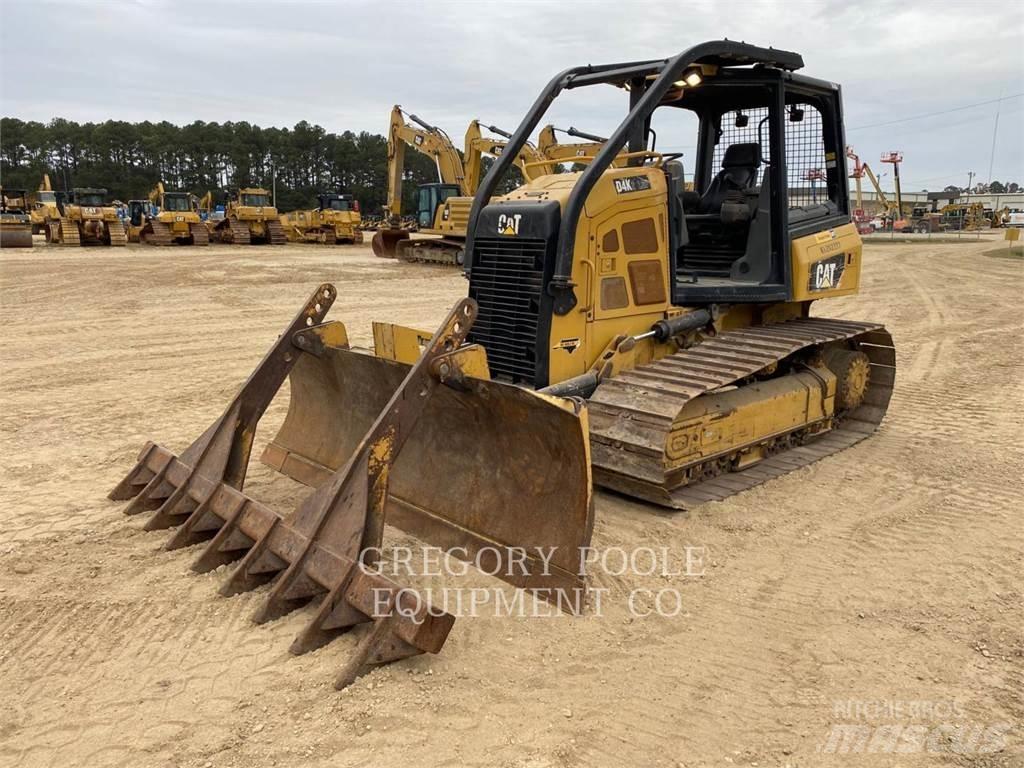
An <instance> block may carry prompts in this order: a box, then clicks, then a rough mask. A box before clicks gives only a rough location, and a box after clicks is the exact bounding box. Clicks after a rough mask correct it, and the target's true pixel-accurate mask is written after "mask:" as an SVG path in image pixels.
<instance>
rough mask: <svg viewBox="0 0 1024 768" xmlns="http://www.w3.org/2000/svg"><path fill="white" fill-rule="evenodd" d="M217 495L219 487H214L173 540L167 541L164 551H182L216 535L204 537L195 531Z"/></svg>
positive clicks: (172, 537) (175, 533) (179, 528)
mask: <svg viewBox="0 0 1024 768" xmlns="http://www.w3.org/2000/svg"><path fill="white" fill-rule="evenodd" d="M215 493H217V486H214V487H213V489H212V490H211V491H210V492H209V493H208V494H206V496H205V497H203V500H202V501H200V502H199V504H198V505H197V506H196V508H195V509H193V510H192V514H190V515H189V516H188V519H187V520H185V522H184V523H182V524H181V525H180V526H179V527H178V530H176V531H175V532H174V534H173V535H172V536H171V538H170V539H168V540H167V543H166V544H164V549H166V550H172V549H181V548H182V547H187V546H190V545H192V544H198V543H199V542H200V541H203V540H204V539H206V538H209V536H213V535H216V533H217V532H216V531H215V532H213V533H211V534H209V536H204V535H203V533H193V529H194V528H195V527H196V525H197V524H198V523H199V521H200V520H202V519H203V517H204V516H205V515H206V511H207V509H208V508H209V504H210V500H211V499H213V495H214V494H215ZM223 527H224V526H223V525H222V526H221V528H223ZM204 533H205V532H204Z"/></svg>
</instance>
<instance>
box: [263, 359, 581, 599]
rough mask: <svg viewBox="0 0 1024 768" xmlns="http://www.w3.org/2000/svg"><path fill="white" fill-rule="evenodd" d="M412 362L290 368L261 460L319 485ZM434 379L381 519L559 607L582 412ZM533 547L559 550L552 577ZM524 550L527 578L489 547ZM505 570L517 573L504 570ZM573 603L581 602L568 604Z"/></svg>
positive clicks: (570, 549) (569, 566)
mask: <svg viewBox="0 0 1024 768" xmlns="http://www.w3.org/2000/svg"><path fill="white" fill-rule="evenodd" d="M409 368H410V366H409V365H407V364H405V363H399V362H395V361H393V360H387V359H383V358H380V357H375V356H373V355H370V354H363V353H360V352H355V351H352V350H348V349H341V348H330V347H329V348H327V349H325V350H324V353H323V355H322V356H320V357H316V356H313V355H303V356H302V358H301V359H300V360H299V361H298V362H297V363H296V365H295V367H294V368H293V369H292V372H291V374H290V376H289V380H290V382H291V400H290V403H289V407H288V415H287V416H286V418H285V421H284V424H283V425H282V426H281V430H280V432H279V433H278V434H277V436H276V437H275V438H274V439H273V441H272V442H271V443H270V444H269V445H268V446H267V447H266V449H265V451H264V453H263V456H262V459H261V460H262V461H263V463H264V464H267V465H269V466H271V467H273V468H274V469H277V470H279V471H281V472H283V473H285V474H286V475H289V476H290V477H292V478H294V479H296V480H298V481H300V482H302V483H305V484H307V485H312V486H318V485H320V484H321V483H322V482H324V481H325V480H326V479H327V478H328V477H330V475H331V474H332V472H333V471H334V470H335V469H337V468H338V467H340V466H342V465H343V464H344V463H345V462H346V461H347V460H348V458H349V457H350V456H351V454H352V452H353V451H354V450H355V447H356V446H357V445H358V443H359V440H360V438H361V437H362V435H363V434H364V433H365V432H366V430H367V428H368V426H369V425H370V424H371V423H372V421H373V419H374V418H375V416H376V415H377V414H378V413H380V411H381V409H382V408H384V407H385V405H386V404H387V401H388V398H390V397H391V396H392V394H393V393H394V391H395V390H396V389H397V388H398V386H399V385H400V384H401V382H402V380H403V379H404V377H405V376H406V375H407V373H408V371H409ZM465 386H466V388H465V389H464V390H460V389H453V388H449V387H442V388H440V389H439V390H438V391H437V392H436V393H435V394H434V396H433V397H432V398H431V399H430V402H429V403H428V404H427V406H426V408H425V409H424V413H423V416H422V418H421V419H420V420H419V423H418V424H417V426H416V429H415V430H414V431H413V432H412V433H411V434H410V436H409V440H408V442H407V443H406V445H405V447H404V448H403V450H402V454H401V456H400V457H399V458H398V459H397V460H396V461H395V465H394V468H393V470H392V473H391V483H390V487H389V494H390V496H389V499H388V506H387V521H388V522H389V523H391V524H392V525H394V526H396V527H398V528H401V529H403V530H405V531H407V532H408V533H411V534H413V535H414V536H417V537H418V538H420V539H423V540H425V541H427V542H430V543H432V544H435V545H437V546H439V547H442V548H446V549H450V548H456V550H457V551H458V552H459V553H461V552H462V551H463V550H462V549H459V548H465V552H466V553H467V559H470V560H475V559H476V558H477V556H478V554H480V553H481V552H482V555H481V557H482V558H484V559H485V560H486V561H487V565H483V563H481V564H482V565H483V567H484V570H485V571H486V572H488V573H490V572H492V570H497V571H498V573H497V574H496V575H499V576H500V577H502V578H504V579H505V580H506V581H508V582H510V583H512V584H514V585H515V586H520V587H537V588H540V589H547V588H554V589H557V590H565V593H563V594H558V595H555V594H553V593H547V592H542V593H540V594H541V596H543V597H546V598H548V597H550V598H552V599H553V600H555V601H558V602H560V603H561V604H562V605H565V602H564V600H565V597H566V596H567V595H568V594H577V593H575V592H573V591H574V590H577V589H582V587H583V581H582V577H583V574H582V572H581V570H580V564H579V560H580V555H579V552H580V547H581V546H587V544H589V541H590V533H591V524H592V517H591V511H590V493H591V491H590V489H591V482H590V453H589V451H590V448H589V440H588V430H587V426H586V413H585V411H583V412H578V411H579V410H580V408H579V406H577V405H576V404H575V403H573V402H572V401H568V400H563V399H561V398H551V397H545V396H543V395H539V394H537V393H535V392H532V391H529V390H526V389H522V388H520V387H515V386H511V385H508V384H502V383H499V382H495V381H485V380H482V379H473V378H469V379H467V380H466V382H465ZM539 547H555V548H556V549H555V550H554V551H555V554H554V556H553V557H552V558H551V561H550V566H551V567H550V569H549V570H550V574H549V577H539V576H537V575H536V574H535V571H537V570H539V569H538V566H540V565H542V563H539V562H538V561H536V560H535V559H534V558H533V555H536V553H537V552H538V549H537V548H539ZM507 548H523V549H525V550H526V553H527V557H528V564H529V566H530V568H529V570H530V575H524V574H522V573H517V572H515V571H517V570H518V569H517V568H509V567H508V565H509V564H508V563H506V562H501V563H499V562H496V561H494V553H495V551H497V552H501V553H504V552H505V551H506V550H507ZM510 571H513V572H512V573H510ZM575 607H576V609H578V608H579V606H575Z"/></svg>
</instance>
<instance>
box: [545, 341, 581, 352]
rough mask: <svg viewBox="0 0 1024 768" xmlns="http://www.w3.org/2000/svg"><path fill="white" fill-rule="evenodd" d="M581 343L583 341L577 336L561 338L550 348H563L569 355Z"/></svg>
mask: <svg viewBox="0 0 1024 768" xmlns="http://www.w3.org/2000/svg"><path fill="white" fill-rule="evenodd" d="M582 343H583V342H582V341H581V340H580V339H579V337H574V338H571V339H562V340H561V341H560V342H558V343H557V344H555V346H553V347H552V349H554V350H559V349H564V350H565V351H566V352H568V353H569V354H570V355H571V354H572V353H573V352H575V351H576V350H577V349H579V348H580V345H581V344H582Z"/></svg>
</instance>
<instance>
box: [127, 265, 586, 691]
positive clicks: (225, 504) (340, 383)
mask: <svg viewBox="0 0 1024 768" xmlns="http://www.w3.org/2000/svg"><path fill="white" fill-rule="evenodd" d="M335 296H336V291H335V289H334V287H333V286H331V285H329V284H324V285H321V286H320V287H319V288H318V289H317V290H316V291H315V292H314V293H313V294H312V295H311V296H310V298H309V299H308V300H307V302H306V303H305V305H304V306H303V307H302V309H301V310H300V311H299V312H298V314H296V316H295V317H294V319H293V320H292V322H291V324H290V325H289V326H288V328H286V329H285V332H284V333H283V334H282V335H281V336H280V337H279V338H278V340H277V341H276V342H275V344H274V345H273V346H272V347H271V349H270V350H269V351H268V352H267V354H266V355H265V356H264V358H263V360H262V361H261V362H260V364H259V365H258V366H257V367H256V369H255V370H254V371H253V373H252V374H251V375H250V376H249V378H248V379H247V380H246V382H245V383H244V384H243V386H242V387H241V389H240V390H239V392H238V394H237V395H235V397H234V399H233V400H232V401H231V402H230V403H229V404H228V406H227V408H226V409H225V411H224V413H223V414H222V415H221V416H220V417H219V418H218V419H217V420H216V421H214V423H213V424H211V425H210V427H209V428H208V429H207V430H206V431H205V432H204V433H203V434H202V435H200V437H199V438H198V439H196V440H195V442H193V443H192V444H191V445H190V446H188V448H186V449H185V450H184V451H183V452H182V454H181V455H180V456H176V455H175V454H174V453H172V452H171V451H169V450H168V449H166V448H164V447H161V446H159V445H156V444H154V443H152V442H150V443H147V444H146V446H144V447H143V449H142V452H141V453H140V454H139V458H138V461H137V462H136V464H135V466H134V467H133V468H132V469H131V471H130V472H129V473H128V474H127V475H126V476H125V478H124V479H123V480H122V481H121V482H120V483H118V485H117V486H116V487H115V488H114V489H113V490H112V491H111V492H110V494H109V496H110V498H111V499H114V500H131V501H130V503H129V504H128V506H127V507H126V508H125V513H126V514H137V513H139V512H143V511H146V510H155V512H154V514H153V515H152V516H151V517H150V518H149V520H148V521H147V523H146V526H145V527H146V529H147V530H157V529H163V528H175V529H176V530H175V532H174V534H173V535H172V537H171V538H170V540H169V541H168V542H167V544H166V548H167V549H176V548H180V547H186V546H192V545H196V544H200V543H202V544H203V545H204V546H203V549H202V552H201V553H200V554H199V556H198V557H197V559H196V560H195V562H194V563H193V566H192V567H193V569H194V570H196V571H200V572H206V571H210V570H212V569H214V568H217V567H219V566H222V565H226V564H229V563H232V562H233V561H235V560H238V561H239V563H238V565H237V567H235V569H234V571H233V572H232V573H231V575H230V577H229V578H228V580H227V581H226V582H225V584H224V585H223V587H222V588H221V593H222V594H225V595H232V594H235V593H238V592H241V591H246V590H251V589H254V588H255V587H257V586H260V585H261V584H264V583H266V582H268V581H270V582H272V587H271V589H270V591H269V592H268V593H267V596H266V600H265V602H264V603H263V605H262V607H261V608H260V610H259V611H258V612H257V614H256V616H255V617H254V619H255V620H256V621H257V622H259V623H262V622H265V621H270V620H273V619H275V618H277V617H279V616H281V615H283V614H285V613H287V612H289V611H291V610H293V609H294V608H296V607H298V606H299V605H300V604H302V603H304V602H309V601H310V600H319V602H318V604H317V608H316V610H315V611H314V614H313V616H312V620H311V621H310V622H309V624H308V625H307V626H306V628H305V629H304V630H303V631H302V632H301V633H300V634H299V636H298V637H297V638H296V639H295V641H294V643H293V644H292V647H291V650H292V652H293V653H304V652H306V651H309V650H312V649H313V648H317V647H319V646H321V645H323V644H325V643H327V642H329V641H330V640H331V639H332V638H333V637H334V636H335V635H337V634H339V633H342V632H346V631H348V630H350V629H352V628H353V627H355V626H357V625H360V624H367V623H370V624H371V628H370V629H369V630H368V631H367V632H366V633H365V634H364V635H363V638H362V639H361V641H360V642H359V645H358V647H357V649H356V651H355V653H354V655H353V656H352V658H351V659H350V660H349V662H348V663H347V664H346V665H345V667H344V668H343V669H342V671H341V672H340V674H339V675H338V676H337V678H336V679H335V686H336V687H338V688H343V687H345V686H347V685H349V684H350V683H351V682H352V681H353V680H355V679H356V677H357V676H358V675H359V674H362V673H363V672H364V671H365V670H366V669H367V668H368V667H369V666H370V665H373V664H382V663H386V662H389V661H394V660H397V659H401V658H405V657H408V656H412V655H414V654H419V653H437V652H439V651H440V650H441V647H442V646H443V645H444V642H445V639H446V638H447V636H448V633H449V631H450V630H451V627H452V625H453V623H454V621H455V617H454V616H453V615H451V614H449V613H447V612H446V611H440V610H438V609H436V608H434V607H432V606H431V605H430V604H429V602H428V601H422V600H421V599H420V598H419V595H418V594H417V593H415V592H414V591H412V590H409V589H406V588H404V587H403V586H402V585H400V584H398V583H396V582H395V581H393V580H391V579H389V578H388V577H386V576H384V575H383V574H381V573H379V572H377V571H376V570H375V569H373V568H372V567H370V568H367V567H366V566H367V565H371V566H372V563H373V562H374V560H375V559H376V558H375V556H374V553H375V552H378V551H379V547H380V545H381V542H382V538H383V532H384V524H385V521H387V522H392V523H394V524H395V525H396V526H398V527H400V528H403V529H405V530H408V531H412V532H413V533H416V534H418V535H420V536H421V537H422V538H424V539H426V540H427V541H429V542H432V543H434V544H435V545H437V546H442V547H443V546H445V545H446V544H447V543H452V542H453V543H455V544H456V545H462V546H465V547H466V550H467V551H466V552H463V553H461V556H463V557H465V558H467V559H472V558H471V555H470V552H473V553H476V555H478V557H477V559H476V562H477V563H478V564H479V565H480V566H481V568H484V569H486V570H487V572H488V573H492V572H493V571H492V570H491V566H492V565H493V564H495V563H496V564H497V565H503V564H506V563H512V561H513V557H514V560H515V563H517V564H519V565H518V568H517V569H516V570H515V571H514V573H515V574H516V575H515V577H507V580H509V581H510V582H512V583H521V584H523V585H524V586H527V587H529V588H531V589H538V590H539V589H545V590H548V591H549V592H550V593H551V594H550V595H541V597H545V598H547V599H550V600H552V601H556V602H558V604H559V605H568V606H569V607H570V609H571V610H579V608H580V607H581V606H582V595H583V591H582V590H580V589H577V588H578V587H580V586H582V584H583V571H582V562H583V559H584V557H583V555H584V553H585V549H584V548H585V547H587V546H588V545H589V542H590V533H591V528H592V505H591V499H590V465H589V455H588V442H587V429H586V414H585V411H582V410H580V412H577V409H576V406H575V405H574V404H573V403H571V402H568V401H564V400H558V399H554V398H547V397H544V396H538V395H534V394H532V393H529V392H526V391H521V390H517V389H515V388H512V387H503V386H501V385H497V384H494V383H493V382H490V381H484V380H477V379H473V378H471V377H470V376H469V373H471V372H473V371H479V359H480V355H481V354H482V350H480V348H479V347H476V346H474V345H467V344H466V343H465V341H466V337H467V334H468V332H469V329H470V328H471V327H472V324H473V321H474V320H475V318H476V311H477V308H476V303H475V302H474V301H472V300H471V299H463V300H462V301H460V302H459V303H458V304H457V305H456V306H455V307H454V308H453V309H452V311H451V312H450V313H449V315H448V317H447V318H446V319H445V321H444V323H443V325H442V326H441V328H440V329H439V330H438V331H437V333H436V334H434V336H433V337H432V338H431V339H430V340H429V342H427V343H426V345H425V346H424V347H423V351H422V353H421V355H420V357H419V359H418V360H417V361H416V362H415V363H414V364H412V365H400V364H398V363H387V362H386V361H382V360H377V359H375V358H373V357H371V356H367V355H357V354H355V353H352V352H350V351H349V350H348V349H347V334H346V332H345V329H344V326H342V325H341V324H340V323H335V322H328V323H324V322H323V319H324V316H325V315H326V313H327V310H328V309H329V308H330V306H331V304H332V303H333V302H334V299H335ZM296 368H298V369H300V370H301V372H300V373H297V374H296V376H295V382H296V383H295V384H294V386H296V387H297V389H298V391H300V392H301V391H305V392H306V393H307V394H306V396H305V397H303V396H301V395H300V396H298V397H296V398H295V399H294V400H293V403H292V408H291V409H290V414H289V417H288V422H287V424H288V426H287V428H286V429H285V430H283V431H282V434H283V435H284V437H282V438H281V440H280V442H275V444H274V446H272V447H271V448H269V449H268V451H267V454H266V457H267V459H268V460H272V459H274V458H275V457H276V458H277V459H279V466H282V467H283V468H285V470H286V471H291V473H292V474H295V475H296V476H299V475H300V472H299V471H298V470H295V469H294V468H295V467H302V473H301V474H302V477H303V479H304V480H305V481H306V482H310V483H317V487H316V488H315V490H313V491H311V492H310V493H309V495H307V496H306V497H305V498H304V499H303V500H302V501H301V502H300V503H299V505H298V506H297V507H296V508H295V509H294V510H292V511H291V512H290V513H288V514H280V513H278V512H277V511H275V510H273V509H271V508H270V507H268V506H266V505H264V504H261V503H260V502H258V501H256V500H255V499H253V498H251V497H250V496H248V495H247V494H246V493H245V492H244V490H243V485H244V481H245V474H246V467H247V465H248V462H249V455H250V451H251V449H252V445H253V439H254V436H255V432H256V425H257V423H258V421H259V419H260V417H261V416H262V415H263V413H264V412H265V410H266V408H267V406H268V405H269V404H270V402H271V400H272V399H273V397H274V395H275V394H276V392H277V391H278V390H279V388H280V387H281V385H282V384H283V383H284V380H285V378H286V377H287V376H288V375H289V373H290V372H292V371H293V370H295V369H296ZM325 376H326V377H328V378H327V379H324V378H323V377H325ZM374 376H377V377H378V378H377V379H376V380H374V378H373V377H374ZM309 387H313V389H312V390H310V389H308V388H309ZM346 387H349V388H351V391H347V390H346ZM304 388H306V389H304ZM366 390H371V391H372V394H367V393H366ZM335 395H337V396H338V397H341V398H343V399H345V400H348V401H350V402H352V403H358V404H360V406H365V407H361V409H360V411H359V414H360V416H359V417H358V419H357V420H353V419H349V420H346V419H344V418H342V417H341V416H340V414H341V413H343V412H344V408H343V405H344V403H343V402H332V400H331V398H332V397H333V396H335ZM374 403H375V404H377V405H378V406H379V407H378V410H377V411H376V412H371V411H370V410H369V409H370V408H371V407H372V404H374ZM310 406H311V407H312V408H313V410H309V407H310ZM317 419H323V420H324V421H323V423H316V424H314V423H313V422H312V421H309V420H314V421H315V420H317ZM502 420H504V421H502ZM467 426H468V427H469V428H470V429H471V430H472V429H475V430H477V431H478V433H472V432H471V433H466V428H467ZM304 428H305V429H309V430H310V434H309V435H308V436H306V439H304V440H303V439H299V438H297V437H296V433H295V431H294V430H301V429H304ZM334 428H337V429H339V430H340V431H339V434H338V435H335V434H334V433H333V431H332V430H333V429H334ZM537 428H540V429H550V430H552V433H551V434H547V435H545V434H536V433H532V430H534V429H537ZM502 430H504V431H506V432H507V433H508V434H507V435H503V434H499V433H500V432H501V431H502ZM510 437H515V438H516V439H517V440H520V441H521V442H519V443H515V442H514V441H513V440H511V439H510ZM492 439H493V440H497V441H499V442H497V443H496V444H494V445H491V444H488V441H490V440H492ZM299 449H301V450H304V451H305V452H306V453H305V454H300V453H298V450H299ZM406 449H408V450H406ZM501 451H508V452H509V453H508V455H502V453H501ZM532 452H536V453H538V454H540V455H542V456H546V457H547V460H548V461H549V462H551V463H550V464H548V465H547V466H543V467H540V466H537V462H536V460H535V459H534V458H532V457H530V456H528V455H527V454H528V453H532ZM435 454H438V455H435ZM481 459H484V460H485V462H486V464H483V465H481V464H479V463H478V462H479V461H480V460H481ZM331 462H333V464H332V463H331ZM481 467H482V469H481ZM442 472H449V473H451V474H450V475H449V476H448V477H447V482H442V480H443V479H444V478H441V477H440V475H439V473H442ZM392 491H394V493H393V494H392ZM463 493H467V494H477V495H478V497H477V496H470V497H463V496H462V495H461V494H463ZM449 505H450V506H449ZM529 547H544V548H545V549H544V551H545V553H548V555H547V557H546V558H545V557H542V558H541V560H543V561H544V562H543V563H541V562H538V558H537V557H530V555H531V554H532V552H531V551H530V550H528V548H529ZM506 548H515V550H516V552H512V551H511V550H510V549H506ZM562 548H567V549H571V552H562V551H561V550H562ZM520 551H521V552H522V553H523V555H524V556H523V557H519V556H518V552H520ZM551 552H553V553H554V554H553V555H552V554H550V553H551ZM455 554H459V553H455ZM548 563H550V564H552V565H551V567H550V568H548V567H547V564H548ZM509 573H513V570H512V568H511V567H510V568H509ZM495 575H499V576H502V577H505V576H504V575H503V574H502V573H496V574H495ZM569 590H572V593H571V594H564V593H566V592H567V591H569Z"/></svg>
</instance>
